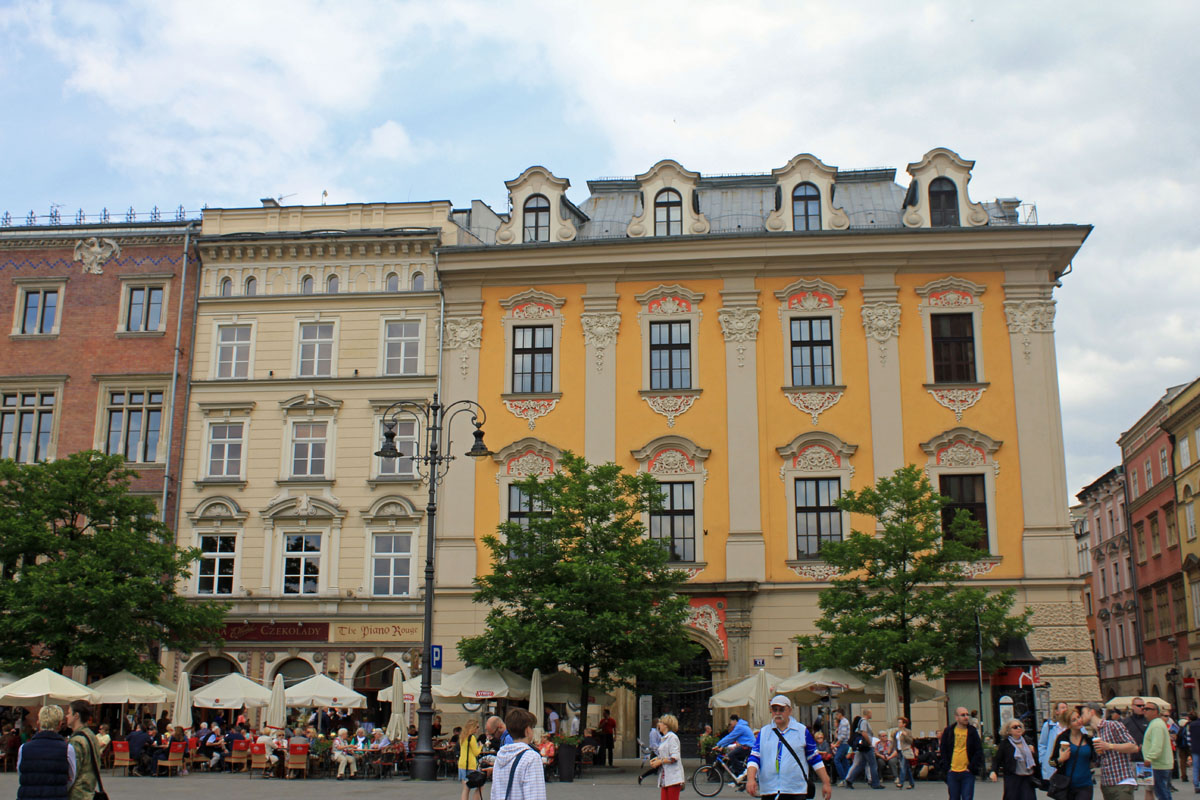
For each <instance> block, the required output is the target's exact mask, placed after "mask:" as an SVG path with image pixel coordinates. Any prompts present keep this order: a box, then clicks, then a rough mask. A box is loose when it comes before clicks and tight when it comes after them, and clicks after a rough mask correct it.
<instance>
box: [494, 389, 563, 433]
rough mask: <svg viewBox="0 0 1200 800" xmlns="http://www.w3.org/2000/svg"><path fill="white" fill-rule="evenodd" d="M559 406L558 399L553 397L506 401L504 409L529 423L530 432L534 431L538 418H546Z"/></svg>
mask: <svg viewBox="0 0 1200 800" xmlns="http://www.w3.org/2000/svg"><path fill="white" fill-rule="evenodd" d="M556 405H558V398H557V397H551V398H546V399H545V400H505V401H504V407H505V408H507V409H508V410H509V411H511V412H512V413H513V415H514V416H516V417H520V418H521V419H523V420H525V421H526V422H528V423H529V430H533V429H534V420H536V419H537V418H538V417H544V416H546V415H547V414H549V413H550V412H551V411H553V410H554V407H555V406H556Z"/></svg>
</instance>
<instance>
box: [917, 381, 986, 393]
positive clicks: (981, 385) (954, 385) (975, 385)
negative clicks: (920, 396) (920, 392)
mask: <svg viewBox="0 0 1200 800" xmlns="http://www.w3.org/2000/svg"><path fill="white" fill-rule="evenodd" d="M989 386H991V384H990V383H988V382H987V381H967V382H959V381H946V382H944V383H926V384H924V388H925V389H927V390H928V391H933V390H935V389H986V388H988V387H989Z"/></svg>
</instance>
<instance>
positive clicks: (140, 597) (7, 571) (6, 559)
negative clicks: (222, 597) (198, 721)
mask: <svg viewBox="0 0 1200 800" xmlns="http://www.w3.org/2000/svg"><path fill="white" fill-rule="evenodd" d="M135 474H136V473H134V472H132V471H130V470H128V469H126V468H125V462H124V459H122V458H121V457H120V456H106V455H104V454H102V453H98V452H95V451H87V452H82V453H75V454H73V455H71V456H68V457H67V458H63V459H60V460H58V461H50V462H46V463H42V464H18V463H16V462H14V461H12V460H3V461H0V570H2V571H3V576H2V579H0V669H5V670H10V671H13V672H17V673H25V672H30V671H33V670H36V669H40V668H42V667H49V668H51V669H54V670H60V671H61V670H62V669H63V668H64V667H67V666H70V665H76V664H86V665H87V666H88V668H89V670H92V671H95V672H104V673H112V672H116V671H118V670H122V669H127V670H129V671H130V672H132V673H134V674H136V675H140V676H141V677H143V678H146V679H149V680H154V679H156V678H157V677H158V672H159V667H158V664H157V663H155V662H154V661H152V660H150V659H149V658H148V656H149V654H151V653H152V652H154V651H155V649H156V647H157V646H158V645H160V644H161V645H168V646H170V647H173V648H177V649H183V650H187V649H192V648H195V647H198V646H201V645H203V644H209V643H211V644H220V636H219V631H220V627H221V624H222V620H223V619H224V616H225V606H224V605H223V604H219V603H214V602H191V601H188V600H185V599H184V598H182V597H180V596H179V595H177V594H176V593H175V587H176V581H178V580H180V579H184V578H187V577H188V576H189V574H190V573H189V566H190V564H191V563H192V562H194V561H195V560H196V559H197V558H198V557H199V551H197V550H180V549H178V548H176V547H175V537H174V535H173V534H172V532H171V530H170V529H169V528H168V527H167V526H166V525H163V524H162V523H161V522H159V521H158V519H157V513H156V508H155V505H154V502H153V501H152V500H151V499H150V498H148V497H142V496H138V495H133V494H130V493H129V481H130V478H131V477H133V476H134V475H135Z"/></svg>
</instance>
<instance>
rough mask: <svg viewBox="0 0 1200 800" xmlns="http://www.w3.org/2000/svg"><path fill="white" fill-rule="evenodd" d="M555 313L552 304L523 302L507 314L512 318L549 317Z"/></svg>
mask: <svg viewBox="0 0 1200 800" xmlns="http://www.w3.org/2000/svg"><path fill="white" fill-rule="evenodd" d="M556 313H558V312H557V311H555V309H554V306H550V305H545V304H543V303H525V304H524V305H520V306H517V307H516V308H514V309H513V310H512V311H511V312H509V316H511V317H512V318H513V319H549V318H550V317H553V316H554V315H555V314H556Z"/></svg>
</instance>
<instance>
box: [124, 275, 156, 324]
mask: <svg viewBox="0 0 1200 800" xmlns="http://www.w3.org/2000/svg"><path fill="white" fill-rule="evenodd" d="M162 308H163V288H162V287H161V286H131V287H129V304H128V311H127V312H126V315H125V330H127V331H156V330H158V326H159V323H160V322H162Z"/></svg>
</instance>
